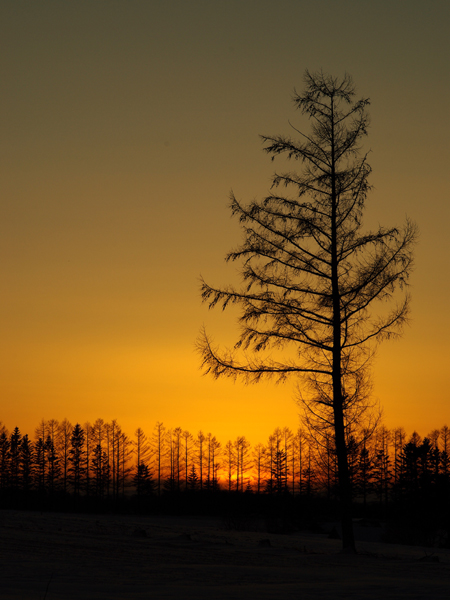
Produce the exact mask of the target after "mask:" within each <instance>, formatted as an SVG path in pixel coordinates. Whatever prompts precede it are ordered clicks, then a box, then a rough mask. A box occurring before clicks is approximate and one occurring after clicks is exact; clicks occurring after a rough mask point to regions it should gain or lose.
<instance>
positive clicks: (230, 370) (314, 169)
mask: <svg viewBox="0 0 450 600" xmlns="http://www.w3.org/2000/svg"><path fill="white" fill-rule="evenodd" d="M305 84H306V89H305V91H304V92H303V94H298V93H295V95H294V102H295V104H296V107H297V108H298V109H299V110H300V111H301V112H302V113H303V114H304V115H306V116H307V117H308V118H309V120H310V122H311V132H310V133H307V134H305V133H303V132H301V131H299V130H297V129H296V128H295V127H294V128H293V129H294V130H295V136H296V139H295V138H294V137H289V136H262V139H263V141H264V143H265V150H266V152H268V153H269V154H270V155H271V156H272V159H273V158H275V157H276V156H277V155H283V156H284V157H286V159H288V160H294V161H296V162H297V163H298V164H300V165H301V171H300V172H294V171H284V172H280V173H276V174H275V175H274V177H273V180H272V191H271V193H270V194H269V195H268V196H267V197H266V198H264V199H263V200H262V201H257V200H255V201H253V202H251V203H250V204H249V205H244V204H242V203H241V202H240V201H238V200H237V198H236V197H235V195H234V194H232V195H231V210H232V213H233V215H234V216H237V217H238V218H239V221H240V223H241V225H242V227H243V229H244V241H243V243H242V245H241V246H240V247H239V248H237V249H236V250H234V251H232V252H230V253H229V254H228V255H227V261H242V267H241V273H242V276H243V279H244V286H243V287H242V288H241V289H238V288H235V287H232V286H229V287H225V288H218V287H213V286H211V285H209V284H207V283H206V282H203V284H202V298H203V300H204V301H207V302H209V306H210V307H214V306H216V305H221V306H222V307H223V308H226V307H227V306H228V305H231V304H237V305H239V306H240V307H241V308H242V314H241V317H240V325H241V333H240V337H239V339H238V341H237V343H236V345H235V348H234V350H231V351H225V352H221V351H219V350H218V349H217V348H215V347H214V345H213V344H212V342H211V340H210V338H209V337H208V336H207V335H206V334H205V333H204V334H203V335H202V337H201V338H200V340H199V349H200V351H201V353H202V357H203V366H204V368H205V370H206V372H209V373H211V374H212V375H213V376H215V377H219V376H222V375H226V376H231V377H236V376H239V375H240V376H243V378H244V380H246V381H250V382H254V381H259V380H260V379H261V378H263V377H265V376H275V377H276V378H277V379H278V380H284V379H285V378H286V377H287V376H288V375H291V374H296V375H300V376H302V389H303V392H304V398H305V400H306V406H307V408H309V409H310V410H311V411H312V412H313V413H316V414H320V416H321V417H322V418H324V419H325V420H328V421H329V422H330V423H331V424H332V427H333V429H334V437H335V444H336V453H337V462H338V477H339V494H340V500H341V510H342V529H343V532H342V533H343V536H342V540H343V550H344V551H348V552H354V551H355V545H354V537H353V529H352V520H351V482H350V476H349V469H348V460H347V441H346V419H347V418H349V416H350V418H351V419H353V420H354V419H356V418H357V419H358V420H360V421H362V420H363V417H364V414H363V413H364V410H363V409H364V406H361V402H365V400H366V398H365V396H364V395H363V397H361V393H360V390H361V389H364V387H365V386H366V383H367V377H368V365H369V361H370V357H371V355H372V352H373V343H376V342H379V341H381V340H383V339H386V338H389V337H391V336H393V335H395V334H398V333H399V331H400V329H401V326H402V325H403V324H404V323H405V320H406V318H407V314H408V302H409V296H408V294H407V293H403V291H402V290H403V289H404V288H405V286H406V285H407V283H408V276H409V274H410V271H411V268H412V245H413V243H414V241H415V237H416V228H415V226H414V224H413V223H411V222H410V221H407V222H406V224H405V226H404V228H403V229H401V230H399V229H397V228H384V227H379V228H378V229H377V230H375V231H369V232H365V233H364V232H362V217H363V211H364V205H365V200H366V196H367V193H368V191H369V190H370V185H369V183H368V177H369V175H370V172H371V169H370V166H369V165H368V163H367V154H366V153H362V152H361V142H362V140H363V138H364V137H365V136H366V135H367V127H368V123H369V118H368V115H367V112H366V107H367V106H368V104H369V100H368V99H364V98H363V99H361V100H358V101H355V98H354V96H355V88H354V85H353V82H352V80H351V78H350V77H349V76H348V75H346V76H345V77H343V78H342V79H338V78H334V77H331V76H329V75H325V74H323V73H322V72H320V73H316V74H310V73H309V72H306V75H305ZM281 188H286V190H287V191H286V193H280V192H279V191H278V190H279V189H281ZM399 289H400V292H401V293H402V297H401V299H398V300H397V297H396V294H397V291H398V290H399ZM394 296H395V297H394ZM389 300H392V301H393V306H392V305H390V307H389V305H388V304H387V301H389ZM239 351H240V352H242V353H243V356H238V355H237V354H236V353H239Z"/></svg>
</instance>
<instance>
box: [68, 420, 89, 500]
mask: <svg viewBox="0 0 450 600" xmlns="http://www.w3.org/2000/svg"><path fill="white" fill-rule="evenodd" d="M84 439H85V435H84V431H83V429H82V428H81V425H80V424H79V423H77V424H76V425H75V427H74V428H73V431H72V437H71V439H70V450H69V469H68V474H69V481H70V483H71V485H72V490H73V494H74V496H79V495H80V491H81V483H82V481H83V476H84V473H85V460H84V459H85V456H84V455H85V450H84Z"/></svg>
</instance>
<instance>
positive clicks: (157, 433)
mask: <svg viewBox="0 0 450 600" xmlns="http://www.w3.org/2000/svg"><path fill="white" fill-rule="evenodd" d="M165 431H166V428H165V427H164V425H163V424H162V423H160V422H159V421H158V422H157V423H156V425H155V428H154V430H153V445H154V448H155V462H156V489H157V490H158V496H159V495H160V494H161V482H162V468H163V455H164V442H165Z"/></svg>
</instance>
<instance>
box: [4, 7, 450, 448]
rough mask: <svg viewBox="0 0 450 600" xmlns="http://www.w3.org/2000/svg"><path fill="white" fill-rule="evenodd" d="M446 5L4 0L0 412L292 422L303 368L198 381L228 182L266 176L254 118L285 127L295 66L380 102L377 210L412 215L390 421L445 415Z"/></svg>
mask: <svg viewBox="0 0 450 600" xmlns="http://www.w3.org/2000/svg"><path fill="white" fill-rule="evenodd" d="M449 24H450V4H449V3H448V2H447V1H445V0H444V1H436V0H430V1H429V2H427V3H425V2H422V1H421V0H417V1H415V0H410V1H409V2H407V3H404V2H392V1H389V2H387V1H384V0H380V1H378V2H376V3H375V2H372V1H365V0H352V1H345V0H344V1H342V2H339V3H337V2H334V1H332V0H328V1H326V0H322V1H321V0H318V1H317V2H314V3H312V2H304V1H302V0H295V1H294V0H289V1H288V0H286V1H283V0H281V1H279V2H277V3H274V2H269V1H266V0H257V1H256V0H246V1H244V2H242V1H239V2H238V1H233V0H231V1H229V2H226V3H218V2H217V3H215V2H202V1H199V0H192V1H190V2H184V1H183V2H181V1H172V2H164V3H163V2H153V1H145V2H143V1H135V0H131V1H129V2H124V1H122V2H119V1H114V0H111V1H108V2H94V3H93V2H90V1H89V2H87V1H78V2H76V3H66V2H57V1H52V2H49V1H47V0H42V1H40V2H38V3H37V2H33V1H28V2H27V1H24V2H20V3H18V2H16V1H13V0H5V1H3V2H2V3H1V6H0V68H1V80H2V93H1V94H0V114H1V122H2V128H1V130H2V135H1V136H0V153H1V160H0V169H1V174H0V175H1V190H2V191H1V200H0V202H1V219H0V234H1V235H0V261H1V263H0V267H1V284H2V285H1V288H2V292H1V295H0V394H1V414H0V420H2V421H3V422H4V423H5V424H6V426H7V427H8V428H9V429H12V428H13V427H14V426H15V425H18V426H19V427H20V428H21V430H22V432H23V433H25V432H28V433H30V434H31V433H33V430H34V427H35V426H36V425H37V423H38V422H39V421H40V420H41V419H42V418H44V419H50V418H55V419H59V420H61V419H63V418H64V417H67V418H69V419H70V420H71V421H72V422H73V423H75V422H77V421H80V422H85V421H87V420H90V421H93V420H95V419H96V418H98V417H101V418H103V419H105V420H110V419H112V418H117V419H118V421H119V422H120V423H121V424H122V426H123V427H124V429H125V430H126V431H127V432H128V433H130V434H131V433H132V432H133V431H134V429H136V427H138V426H140V427H142V428H143V429H144V430H146V431H147V432H148V433H149V432H150V430H151V429H152V428H153V426H154V424H155V422H156V421H157V420H160V421H163V422H164V423H165V424H166V425H167V426H168V427H174V426H178V425H180V426H182V427H183V428H185V429H189V430H190V431H192V432H193V433H195V432H197V431H198V429H200V428H201V429H203V430H204V431H211V432H212V433H213V434H214V435H216V436H217V437H218V438H219V439H221V440H223V441H226V440H227V439H229V438H234V437H235V436H237V435H238V434H245V435H247V437H248V438H249V439H250V441H252V442H256V441H264V440H265V439H266V438H267V436H268V434H269V433H270V432H271V431H272V430H273V429H274V428H275V427H276V426H278V425H280V426H284V425H288V426H290V427H292V428H296V427H297V425H298V415H297V407H296V405H295V403H294V401H293V396H294V382H292V384H290V385H286V386H275V385H273V384H260V385H257V386H250V387H245V386H243V385H242V384H240V383H236V384H233V383H232V382H230V381H213V380H212V379H210V378H205V377H202V375H201V373H200V370H199V359H198V357H197V355H196V354H195V352H194V344H195V339H196V337H197V334H198V332H199V330H200V328H201V326H202V324H205V325H206V326H207V328H208V330H209V331H210V333H211V334H212V335H213V336H214V338H215V339H216V341H217V342H224V343H229V344H232V343H233V341H234V340H235V336H236V334H237V328H236V325H235V320H236V319H235V317H236V313H230V314H227V313H225V314H223V313H221V312H220V311H215V312H213V313H209V312H208V310H207V308H206V307H205V306H202V305H201V302H200V297H199V285H198V278H199V276H200V274H202V275H203V276H204V277H205V278H206V279H207V280H208V281H209V282H211V283H217V284H226V283H228V282H229V281H230V280H231V279H232V278H233V277H234V276H235V272H234V267H233V266H231V267H230V266H229V265H228V266H227V265H225V263H224V261H223V257H224V255H225V253H226V252H227V251H228V250H230V249H231V248H232V247H233V246H235V245H236V244H237V243H238V242H239V240H240V231H239V226H238V224H237V223H236V222H235V221H233V220H231V219H230V217H229V212H228V209H227V198H228V193H229V191H230V189H231V188H233V190H234V191H235V193H236V195H237V196H238V197H239V198H242V199H248V200H251V199H252V198H254V197H261V195H262V194H264V193H265V192H266V191H267V188H268V185H269V181H270V176H271V174H272V170H273V165H272V163H271V162H270V160H269V159H268V157H267V156H266V155H265V154H264V153H263V152H262V151H261V143H260V140H259V138H258V135H259V134H262V133H265V134H277V133H287V132H288V131H289V125H288V120H291V121H292V122H295V123H296V125H299V126H301V127H303V128H307V127H308V125H307V123H305V122H304V121H301V119H300V116H299V115H298V114H296V113H295V111H294V110H293V106H292V103H291V100H290V97H291V94H292V90H293V88H294V87H297V89H298V90H301V87H302V76H303V72H304V70H305V69H306V68H308V69H309V70H311V71H314V70H316V69H320V68H323V69H324V70H325V71H328V72H330V73H332V74H334V75H342V74H344V72H345V71H347V72H349V73H351V74H352V76H353V78H354V80H355V83H356V85H357V88H358V93H359V94H360V95H361V96H369V97H370V98H371V100H372V105H371V107H370V113H371V117H372V125H371V130H370V134H369V138H368V142H367V145H368V147H369V148H371V150H372V153H371V155H370V163H371V165H372V168H373V175H372V177H371V183H372V184H373V185H374V191H373V192H372V194H371V195H370V196H369V201H368V209H367V222H368V224H369V225H370V223H378V222H380V223H382V224H384V225H386V226H391V225H395V224H398V225H401V224H402V223H403V221H404V219H405V215H408V216H409V217H411V218H412V219H414V220H415V221H416V222H417V223H418V225H419V228H420V232H421V236H420V243H419V245H418V247H417V251H416V269H415V273H414V276H413V279H412V295H413V304H412V322H411V327H409V328H408V329H407V330H406V332H405V334H404V336H403V338H402V339H401V340H400V341H397V342H393V343H385V344H384V345H383V346H382V347H381V348H380V351H379V355H378V359H377V362H376V365H375V367H376V368H375V372H374V381H375V387H374V395H375V396H376V397H377V398H379V400H380V402H381V404H382V405H383V407H384V412H385V420H386V424H387V425H388V426H389V427H393V426H398V425H402V426H404V427H405V428H406V429H407V431H409V432H411V431H412V430H413V429H418V430H419V431H420V432H421V433H422V434H426V433H427V432H428V431H429V430H431V429H433V428H436V427H441V426H442V425H443V424H444V423H447V424H449V425H450V403H449V391H448V385H447V384H448V372H449V369H448V366H447V362H448V356H449V352H448V338H449V334H450V314H449V311H448V304H449V300H450V283H449V280H450V279H449V272H450V236H449V235H448V231H447V229H448V222H449V217H450V203H449V187H450V186H449V164H450V163H449V159H450V152H449V146H448V139H449V134H450V131H449V130H450V117H449V110H448V107H449V105H450V78H449V76H448V56H449V51H450V47H449V46H450V43H449V39H448V27H449Z"/></svg>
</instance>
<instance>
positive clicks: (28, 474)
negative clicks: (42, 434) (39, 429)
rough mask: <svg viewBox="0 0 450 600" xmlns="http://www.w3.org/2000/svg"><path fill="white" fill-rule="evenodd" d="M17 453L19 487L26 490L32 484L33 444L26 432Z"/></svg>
mask: <svg viewBox="0 0 450 600" xmlns="http://www.w3.org/2000/svg"><path fill="white" fill-rule="evenodd" d="M19 455H20V456H19V477H20V487H21V488H22V490H23V491H24V492H28V491H29V490H30V489H31V487H32V485H33V476H32V474H33V444H32V443H31V442H30V440H29V439H28V435H27V434H25V435H24V436H23V438H22V439H21V441H20V450H19Z"/></svg>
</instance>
